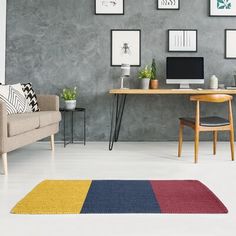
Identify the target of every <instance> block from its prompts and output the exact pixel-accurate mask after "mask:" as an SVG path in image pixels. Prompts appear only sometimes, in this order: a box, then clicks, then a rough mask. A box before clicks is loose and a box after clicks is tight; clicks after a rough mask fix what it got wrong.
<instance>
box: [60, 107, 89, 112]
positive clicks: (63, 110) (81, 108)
mask: <svg viewBox="0 0 236 236" xmlns="http://www.w3.org/2000/svg"><path fill="white" fill-rule="evenodd" d="M59 110H60V111H62V112H80V111H85V110H86V109H85V108H83V107H76V108H75V109H74V110H68V109H65V108H64V107H60V109H59Z"/></svg>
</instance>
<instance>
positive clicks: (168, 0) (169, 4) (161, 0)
mask: <svg viewBox="0 0 236 236" xmlns="http://www.w3.org/2000/svg"><path fill="white" fill-rule="evenodd" d="M157 9H158V10H179V9H180V0H157Z"/></svg>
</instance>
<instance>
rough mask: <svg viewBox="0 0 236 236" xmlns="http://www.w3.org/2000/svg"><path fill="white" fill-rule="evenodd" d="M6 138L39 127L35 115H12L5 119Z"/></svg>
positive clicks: (37, 117) (37, 118)
mask: <svg viewBox="0 0 236 236" xmlns="http://www.w3.org/2000/svg"><path fill="white" fill-rule="evenodd" d="M7 126H8V136H9V137H12V136H15V135H18V134H22V133H25V132H28V131H31V130H33V129H37V128H39V126H40V123H39V115H37V113H22V114H12V115H8V117H7Z"/></svg>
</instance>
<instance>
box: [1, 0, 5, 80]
mask: <svg viewBox="0 0 236 236" xmlns="http://www.w3.org/2000/svg"><path fill="white" fill-rule="evenodd" d="M5 45H6V0H1V1H0V83H5V49H6V47H5Z"/></svg>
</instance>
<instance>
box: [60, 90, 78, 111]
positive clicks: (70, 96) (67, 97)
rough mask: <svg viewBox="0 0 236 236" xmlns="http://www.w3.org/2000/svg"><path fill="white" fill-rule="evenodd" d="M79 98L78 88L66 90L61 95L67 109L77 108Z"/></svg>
mask: <svg viewBox="0 0 236 236" xmlns="http://www.w3.org/2000/svg"><path fill="white" fill-rule="evenodd" d="M77 96H78V92H77V87H74V88H64V89H63V90H62V93H61V98H62V99H64V101H65V109H67V110H74V109H75V108H76V98H77Z"/></svg>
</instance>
